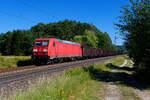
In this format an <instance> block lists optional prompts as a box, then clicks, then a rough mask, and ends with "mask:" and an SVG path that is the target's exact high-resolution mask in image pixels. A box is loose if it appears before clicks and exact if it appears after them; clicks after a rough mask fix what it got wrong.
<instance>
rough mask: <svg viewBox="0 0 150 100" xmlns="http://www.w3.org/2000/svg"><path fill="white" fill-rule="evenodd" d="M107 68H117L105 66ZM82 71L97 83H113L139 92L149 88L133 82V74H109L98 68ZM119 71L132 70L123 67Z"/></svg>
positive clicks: (110, 65)
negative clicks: (87, 73)
mask: <svg viewBox="0 0 150 100" xmlns="http://www.w3.org/2000/svg"><path fill="white" fill-rule="evenodd" d="M107 67H109V68H111V69H114V68H118V67H117V66H114V65H112V64H107ZM84 70H85V71H86V72H89V73H90V76H91V77H92V79H94V80H97V81H103V82H114V83H115V84H117V85H125V86H129V87H133V88H136V89H139V90H145V89H146V88H149V87H143V86H141V85H139V83H137V81H136V80H135V75H134V74H128V73H125V72H109V71H104V70H101V69H98V68H94V66H90V67H88V68H84ZM117 70H119V69H117ZM121 70H126V71H132V70H133V69H132V68H127V67H125V68H121Z"/></svg>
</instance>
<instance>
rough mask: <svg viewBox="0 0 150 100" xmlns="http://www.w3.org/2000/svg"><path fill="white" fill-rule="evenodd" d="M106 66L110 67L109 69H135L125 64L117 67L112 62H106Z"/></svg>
mask: <svg viewBox="0 0 150 100" xmlns="http://www.w3.org/2000/svg"><path fill="white" fill-rule="evenodd" d="M106 67H108V68H111V69H118V70H124V71H134V70H135V69H134V68H130V67H127V66H124V67H118V66H115V65H113V64H112V63H108V64H107V65H106Z"/></svg>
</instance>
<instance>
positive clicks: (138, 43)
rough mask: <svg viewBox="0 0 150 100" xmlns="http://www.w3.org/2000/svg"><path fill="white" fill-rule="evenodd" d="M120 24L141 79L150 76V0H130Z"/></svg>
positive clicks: (124, 8)
mask: <svg viewBox="0 0 150 100" xmlns="http://www.w3.org/2000/svg"><path fill="white" fill-rule="evenodd" d="M121 12H122V16H120V17H119V22H120V23H119V24H116V25H117V26H118V27H119V29H120V31H121V32H122V34H123V35H124V37H125V40H126V42H125V45H126V48H127V50H128V54H129V56H130V57H131V58H132V59H133V61H134V63H135V64H134V66H135V69H136V70H135V72H136V73H137V76H138V78H139V79H142V80H143V79H146V80H148V79H149V76H150V1H149V0H136V1H134V0H130V4H129V5H125V6H123V8H122V11H121Z"/></svg>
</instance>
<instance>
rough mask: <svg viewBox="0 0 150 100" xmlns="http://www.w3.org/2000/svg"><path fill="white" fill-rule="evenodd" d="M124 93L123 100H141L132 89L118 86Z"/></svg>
mask: <svg viewBox="0 0 150 100" xmlns="http://www.w3.org/2000/svg"><path fill="white" fill-rule="evenodd" d="M118 86H119V87H120V89H121V91H122V96H123V100H141V99H140V98H139V97H138V95H137V94H136V93H135V91H134V89H133V88H132V87H128V86H125V85H118Z"/></svg>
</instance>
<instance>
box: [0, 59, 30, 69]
mask: <svg viewBox="0 0 150 100" xmlns="http://www.w3.org/2000/svg"><path fill="white" fill-rule="evenodd" d="M30 60H31V57H30V56H0V69H3V68H14V67H17V66H20V65H23V63H28V62H29V61H30Z"/></svg>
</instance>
